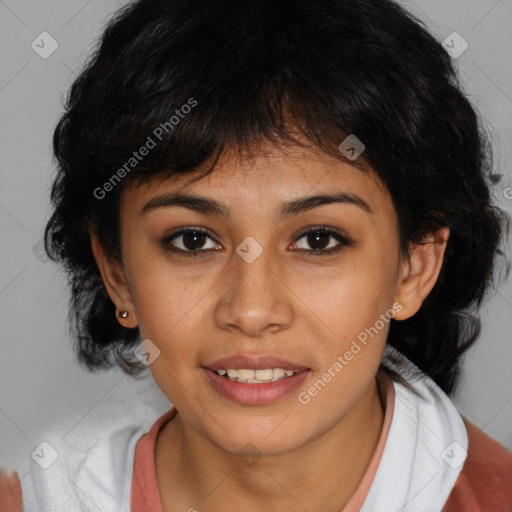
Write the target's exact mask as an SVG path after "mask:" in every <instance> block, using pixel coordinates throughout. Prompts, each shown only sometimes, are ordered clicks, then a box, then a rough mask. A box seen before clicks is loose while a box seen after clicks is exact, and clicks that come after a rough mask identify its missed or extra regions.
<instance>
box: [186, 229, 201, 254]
mask: <svg viewBox="0 0 512 512" xmlns="http://www.w3.org/2000/svg"><path fill="white" fill-rule="evenodd" d="M205 236H206V235H205V234H204V233H199V232H197V231H190V232H188V233H184V235H183V245H184V246H185V247H186V248H187V249H189V250H194V249H197V248H198V247H196V245H195V244H198V241H199V244H198V245H199V246H202V245H203V244H204V238H205ZM191 239H193V240H194V241H192V243H188V242H189V241H190V240H191Z"/></svg>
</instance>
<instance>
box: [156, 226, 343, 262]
mask: <svg viewBox="0 0 512 512" xmlns="http://www.w3.org/2000/svg"><path fill="white" fill-rule="evenodd" d="M188 233H198V234H201V235H203V234H204V235H206V236H208V238H210V239H212V240H214V239H213V237H211V236H210V235H209V233H208V231H205V230H204V229H201V228H193V227H191V228H186V229H183V230H181V231H177V232H175V233H172V234H170V235H168V236H166V237H164V238H163V239H162V240H160V244H161V245H162V247H163V248H164V249H165V250H166V251H170V252H173V253H176V254H178V255H179V256H185V257H187V258H188V257H192V258H204V257H207V256H208V255H209V254H210V252H212V251H213V250H214V249H206V250H204V249H198V250H197V251H190V250H188V251H185V250H183V249H178V248H176V247H173V246H172V245H171V243H170V242H171V241H172V240H174V239H175V238H179V237H180V236H182V235H186V234H188ZM312 233H322V234H324V235H329V236H330V237H332V238H335V239H336V240H337V241H338V242H340V243H339V244H338V245H336V246H335V247H331V248H330V249H319V250H314V249H311V250H309V251H308V250H306V251H307V252H309V256H313V257H315V256H329V255H331V254H334V253H337V252H339V251H341V249H343V248H344V247H347V246H350V245H352V241H351V240H350V239H349V238H347V237H346V236H344V235H342V234H341V233H338V232H336V231H333V230H331V229H329V228H327V227H326V226H319V227H315V228H309V229H307V230H305V231H303V232H302V233H300V234H299V235H298V236H297V239H296V240H297V241H298V240H300V239H301V238H304V236H306V235H309V234H312ZM214 241H215V240H214ZM215 242H216V241H215ZM216 243H217V242H216ZM299 251H302V252H303V251H305V249H299Z"/></svg>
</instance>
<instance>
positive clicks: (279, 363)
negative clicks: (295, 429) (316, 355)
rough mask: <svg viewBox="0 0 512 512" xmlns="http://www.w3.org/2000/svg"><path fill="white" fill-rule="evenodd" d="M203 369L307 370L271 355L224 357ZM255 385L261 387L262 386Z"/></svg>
mask: <svg viewBox="0 0 512 512" xmlns="http://www.w3.org/2000/svg"><path fill="white" fill-rule="evenodd" d="M203 368H206V369H209V370H220V369H228V368H233V369H242V368H246V369H249V370H265V369H266V368H282V369H283V370H295V371H296V372H300V371H302V370H308V368H306V367H305V366H301V365H299V364H296V363H293V362H291V361H286V360H284V359H281V358H279V357H276V356H272V355H259V356H249V355H237V356H232V357H225V358H223V359H218V360H217V361H213V362H212V363H208V364H205V365H203ZM277 382H279V381H277ZM256 385H257V386H261V385H262V384H256ZM263 385H264V384H263Z"/></svg>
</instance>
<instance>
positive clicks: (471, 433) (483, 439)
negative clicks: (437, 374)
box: [443, 419, 512, 512]
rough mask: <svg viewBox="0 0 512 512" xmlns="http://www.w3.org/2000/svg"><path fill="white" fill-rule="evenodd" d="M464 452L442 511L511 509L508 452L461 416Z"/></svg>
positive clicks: (511, 472)
mask: <svg viewBox="0 0 512 512" xmlns="http://www.w3.org/2000/svg"><path fill="white" fill-rule="evenodd" d="M464 423H465V425H466V429H467V432H468V440H469V443H468V454H467V458H466V461H465V463H464V466H463V468H462V471H461V472H460V474H459V477H458V479H457V481H456V483H455V486H454V487H453V489H452V492H451V494H450V497H449V498H448V501H447V502H446V505H445V507H444V508H443V512H454V511H459V510H472V511H474V512H479V511H482V512H483V511H488V510H492V511H493V512H509V511H510V510H512V453H511V452H510V451H508V450H507V449H506V448H505V447H504V446H502V445H501V444H500V443H498V442H497V441H496V440H494V439H493V438H492V437H490V436H488V435H487V434H486V433H485V432H484V431H483V430H482V429H480V428H479V427H478V426H476V425H475V424H473V423H471V422H470V421H468V420H467V419H464Z"/></svg>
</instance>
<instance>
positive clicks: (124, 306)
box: [90, 232, 138, 328]
mask: <svg viewBox="0 0 512 512" xmlns="http://www.w3.org/2000/svg"><path fill="white" fill-rule="evenodd" d="M90 238H91V248H92V252H93V255H94V259H95V260H96V265H97V266H98V269H99V271H100V274H101V279H102V280H103V284H104V286H105V289H106V290H107V293H108V296H109V297H110V300H111V301H112V302H113V303H114V305H115V306H116V318H117V321H118V322H119V323H120V324H121V325H122V326H123V327H128V328H133V327H137V325H138V321H137V316H136V314H135V308H134V305H133V300H132V295H131V291H130V289H129V287H128V283H127V282H126V277H125V275H124V270H123V268H122V265H121V263H120V262H119V261H116V260H114V259H113V258H112V257H110V256H109V255H107V253H106V251H105V248H104V247H103V245H102V244H101V242H100V241H99V239H98V237H97V236H96V234H95V233H93V232H91V233H90Z"/></svg>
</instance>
